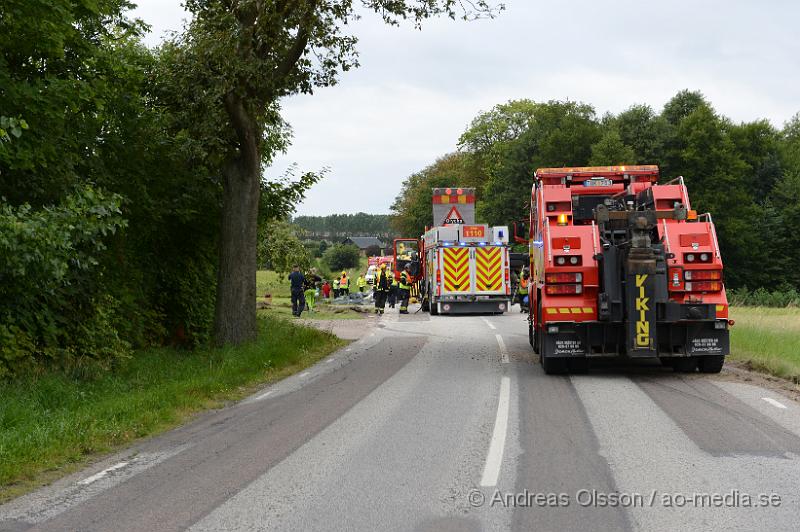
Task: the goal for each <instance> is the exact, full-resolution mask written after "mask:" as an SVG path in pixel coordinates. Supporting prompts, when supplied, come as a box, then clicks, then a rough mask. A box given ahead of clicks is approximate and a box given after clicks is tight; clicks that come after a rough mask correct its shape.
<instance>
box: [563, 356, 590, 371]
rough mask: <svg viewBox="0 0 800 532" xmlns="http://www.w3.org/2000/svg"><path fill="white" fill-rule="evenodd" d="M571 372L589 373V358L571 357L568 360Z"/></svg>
mask: <svg viewBox="0 0 800 532" xmlns="http://www.w3.org/2000/svg"><path fill="white" fill-rule="evenodd" d="M568 366H569V371H570V373H588V372H589V359H587V358H580V357H579V358H570V359H569V361H568Z"/></svg>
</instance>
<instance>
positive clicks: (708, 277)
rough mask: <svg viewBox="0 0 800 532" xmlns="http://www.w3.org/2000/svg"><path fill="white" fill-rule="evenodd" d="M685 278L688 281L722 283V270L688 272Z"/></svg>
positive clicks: (685, 273)
mask: <svg viewBox="0 0 800 532" xmlns="http://www.w3.org/2000/svg"><path fill="white" fill-rule="evenodd" d="M683 276H684V277H685V278H686V280H687V281H721V280H722V272H721V271H720V270H686V271H685V272H684V273H683Z"/></svg>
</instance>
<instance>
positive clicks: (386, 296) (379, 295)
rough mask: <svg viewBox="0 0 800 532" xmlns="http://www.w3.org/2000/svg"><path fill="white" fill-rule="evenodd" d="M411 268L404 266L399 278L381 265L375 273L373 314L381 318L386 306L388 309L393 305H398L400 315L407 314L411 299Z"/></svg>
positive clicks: (384, 265)
mask: <svg viewBox="0 0 800 532" xmlns="http://www.w3.org/2000/svg"><path fill="white" fill-rule="evenodd" d="M411 283H412V281H411V267H410V266H409V265H408V264H406V266H405V268H404V269H403V271H402V272H400V278H399V279H398V278H397V277H396V276H395V274H394V272H393V271H392V270H390V269H388V268H387V267H386V264H381V265H380V267H379V268H378V271H377V272H375V284H374V286H375V312H377V314H378V316H383V313H384V312H385V311H386V304H387V303H388V304H389V308H394V306H395V304H397V303H398V302H399V303H400V314H408V301H409V299H410V297H411Z"/></svg>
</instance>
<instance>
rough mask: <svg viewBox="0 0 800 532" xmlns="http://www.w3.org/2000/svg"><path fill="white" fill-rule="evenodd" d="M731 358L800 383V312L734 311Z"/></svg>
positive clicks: (774, 309) (785, 309)
mask: <svg viewBox="0 0 800 532" xmlns="http://www.w3.org/2000/svg"><path fill="white" fill-rule="evenodd" d="M731 318H733V319H734V320H736V325H734V326H733V327H732V328H731V358H732V359H734V360H738V361H740V362H744V363H746V364H747V365H748V366H750V367H752V368H753V369H756V370H759V371H763V372H766V373H770V374H772V375H775V376H778V377H783V378H785V379H790V380H792V381H793V382H795V383H800V309H798V308H766V307H731Z"/></svg>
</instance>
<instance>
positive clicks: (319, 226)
mask: <svg viewBox="0 0 800 532" xmlns="http://www.w3.org/2000/svg"><path fill="white" fill-rule="evenodd" d="M389 218H390V216H389V215H388V214H367V213H365V212H359V213H356V214H331V215H328V216H297V217H295V218H294V219H293V220H292V223H293V224H294V225H296V226H297V227H300V228H301V229H303V231H304V232H305V235H304V236H306V237H308V238H313V239H322V238H328V239H338V238H346V237H348V236H378V237H383V238H387V237H389V236H390V234H391V233H392V231H391V227H390V222H389Z"/></svg>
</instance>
